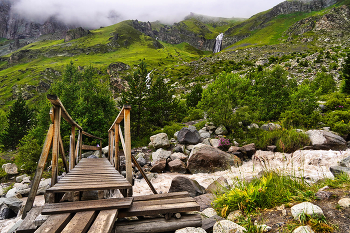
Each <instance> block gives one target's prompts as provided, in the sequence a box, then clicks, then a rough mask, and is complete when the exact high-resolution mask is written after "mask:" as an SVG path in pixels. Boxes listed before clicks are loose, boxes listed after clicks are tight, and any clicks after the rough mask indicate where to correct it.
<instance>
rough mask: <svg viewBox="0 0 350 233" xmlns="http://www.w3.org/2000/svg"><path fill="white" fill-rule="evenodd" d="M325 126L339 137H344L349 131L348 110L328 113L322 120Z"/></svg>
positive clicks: (349, 117) (349, 115)
mask: <svg viewBox="0 0 350 233" xmlns="http://www.w3.org/2000/svg"><path fill="white" fill-rule="evenodd" d="M323 121H324V123H326V124H327V126H330V127H331V130H332V131H335V132H337V133H339V134H341V135H346V134H348V133H349V131H350V110H348V111H343V110H335V111H332V112H328V113H327V114H326V115H325V116H324V119H323Z"/></svg>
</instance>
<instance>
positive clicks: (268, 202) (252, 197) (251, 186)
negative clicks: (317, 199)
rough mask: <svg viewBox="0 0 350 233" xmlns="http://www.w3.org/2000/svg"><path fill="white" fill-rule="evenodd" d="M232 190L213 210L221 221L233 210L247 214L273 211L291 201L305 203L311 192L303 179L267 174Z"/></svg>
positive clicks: (274, 173)
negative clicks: (262, 210)
mask: <svg viewBox="0 0 350 233" xmlns="http://www.w3.org/2000/svg"><path fill="white" fill-rule="evenodd" d="M234 185H235V186H234V187H233V188H232V189H231V190H229V191H228V192H226V193H224V194H223V195H220V196H217V198H216V199H215V200H214V202H213V203H212V205H213V208H214V209H215V210H216V212H217V213H219V214H220V215H221V216H222V217H226V215H227V214H228V213H230V212H231V211H234V210H241V211H242V212H244V213H246V214H249V213H254V212H258V211H259V210H261V209H265V208H273V207H275V206H279V205H281V204H283V203H288V202H291V201H307V200H311V199H312V198H313V197H314V191H313V190H312V189H311V187H310V186H309V185H308V183H307V182H306V181H305V180H304V179H295V178H293V177H291V176H288V175H283V174H280V173H277V172H273V171H269V172H266V173H264V174H263V176H262V177H261V178H259V179H258V178H256V179H253V180H252V181H251V182H247V181H244V180H243V181H241V180H236V182H235V184H234Z"/></svg>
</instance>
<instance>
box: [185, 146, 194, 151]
mask: <svg viewBox="0 0 350 233" xmlns="http://www.w3.org/2000/svg"><path fill="white" fill-rule="evenodd" d="M193 147H194V145H187V146H186V150H189V151H191V150H193Z"/></svg>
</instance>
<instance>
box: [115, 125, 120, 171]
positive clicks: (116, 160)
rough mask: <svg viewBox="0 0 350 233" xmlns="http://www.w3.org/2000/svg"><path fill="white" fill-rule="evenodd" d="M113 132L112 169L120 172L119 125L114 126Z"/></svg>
mask: <svg viewBox="0 0 350 233" xmlns="http://www.w3.org/2000/svg"><path fill="white" fill-rule="evenodd" d="M114 132H115V136H114V137H115V138H114V140H115V147H114V156H115V157H114V167H115V169H116V170H117V171H119V172H120V161H119V155H118V154H119V124H115V125H114Z"/></svg>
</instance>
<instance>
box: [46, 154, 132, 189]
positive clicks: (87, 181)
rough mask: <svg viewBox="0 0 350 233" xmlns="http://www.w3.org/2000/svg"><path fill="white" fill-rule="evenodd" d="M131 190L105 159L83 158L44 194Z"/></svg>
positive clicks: (128, 184)
mask: <svg viewBox="0 0 350 233" xmlns="http://www.w3.org/2000/svg"><path fill="white" fill-rule="evenodd" d="M131 188H132V185H131V184H130V183H129V182H128V181H127V180H126V179H125V178H124V177H123V176H122V175H121V174H120V173H119V172H118V171H117V170H115V168H114V167H113V166H112V165H111V164H110V162H109V161H108V160H107V159H106V158H99V159H87V158H85V159H82V160H81V161H80V162H79V164H78V165H77V166H75V167H74V168H73V169H72V170H71V171H70V172H69V173H68V174H67V175H66V176H64V177H63V178H61V179H60V180H59V181H58V182H57V183H56V184H55V185H54V186H53V187H51V188H49V189H48V190H46V192H48V193H50V192H51V193H57V192H72V191H87V190H108V189H131Z"/></svg>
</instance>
